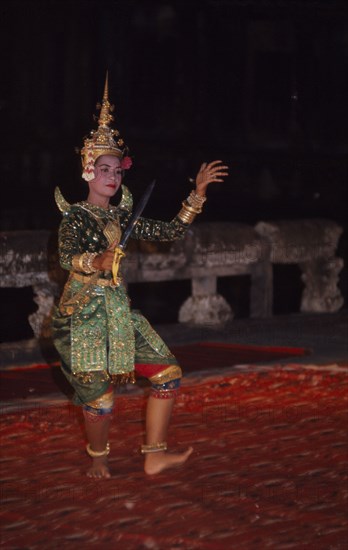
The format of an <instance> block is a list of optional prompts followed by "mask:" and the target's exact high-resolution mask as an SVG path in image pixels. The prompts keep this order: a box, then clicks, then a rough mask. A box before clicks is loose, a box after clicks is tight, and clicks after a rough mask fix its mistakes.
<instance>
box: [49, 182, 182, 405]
mask: <svg viewBox="0 0 348 550" xmlns="http://www.w3.org/2000/svg"><path fill="white" fill-rule="evenodd" d="M122 189H123V199H122V201H121V203H120V205H119V206H118V207H114V206H109V208H108V209H107V210H106V209H103V208H100V207H98V206H95V205H91V204H89V203H87V202H80V203H76V204H74V205H71V206H70V205H69V204H68V203H65V202H64V200H63V199H62V197H61V196H58V200H57V202H58V205H59V206H60V208H61V210H62V212H63V220H62V222H61V224H60V228H59V257H60V263H61V266H62V267H63V268H64V269H67V270H68V271H69V272H70V275H69V279H68V281H67V283H66V285H65V289H64V292H63V295H62V298H61V301H60V304H59V306H58V307H57V308H56V310H55V312H54V316H53V338H54V343H55V346H56V348H57V350H58V352H59V354H60V356H61V359H62V367H63V372H64V373H65V375H66V376H67V378H68V380H69V381H70V383H71V384H72V385H73V387H74V388H75V390H76V396H75V402H76V403H80V404H81V403H83V402H87V401H90V400H91V399H95V398H97V397H98V396H99V395H101V394H102V393H103V392H104V391H105V390H106V388H107V387H108V386H109V384H110V381H111V380H115V379H117V380H119V381H122V382H125V381H127V380H132V379H133V377H134V363H135V362H139V363H150V364H163V365H175V364H177V362H176V360H175V358H174V356H173V355H172V354H171V352H170V351H169V349H168V347H167V346H166V345H165V344H164V342H163V341H162V339H161V338H160V337H159V336H158V334H157V333H156V332H155V331H154V330H153V328H152V327H151V325H150V324H149V323H148V321H147V320H146V319H145V318H144V317H143V316H142V315H141V314H140V313H139V312H136V311H131V309H130V305H129V299H128V296H127V293H126V289H125V287H124V286H123V284H122V282H120V283H119V284H118V285H117V286H116V285H114V284H113V283H112V275H111V272H101V271H100V272H97V273H94V274H93V275H91V274H90V273H88V271H87V273H86V271H84V269H86V268H85V267H84V266H85V264H84V263H83V262H82V261H81V258H82V256H83V255H84V254H86V253H89V254H93V253H96V254H102V253H103V252H104V251H105V250H106V249H107V248H108V246H109V245H110V243H111V242H114V241H115V238H116V239H118V240H119V238H120V236H121V232H122V230H123V229H124V228H125V227H126V225H127V221H128V220H129V217H130V214H131V208H132V200H131V194H130V192H129V191H128V189H127V188H125V187H124V186H123V187H122ZM56 198H57V197H56ZM187 228H188V224H186V223H183V222H182V221H181V220H180V218H179V217H178V216H177V217H175V218H174V219H173V220H172V221H171V222H162V221H156V220H150V219H146V218H140V219H139V220H138V222H137V225H136V226H135V228H134V231H133V233H132V237H133V238H135V239H144V240H154V241H172V240H175V239H181V238H183V237H184V235H185V232H186V230H187Z"/></svg>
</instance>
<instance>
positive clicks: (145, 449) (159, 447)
mask: <svg viewBox="0 0 348 550" xmlns="http://www.w3.org/2000/svg"><path fill="white" fill-rule="evenodd" d="M166 450H167V443H166V441H164V442H163V443H152V444H151V445H142V446H141V454H145V453H159V452H161V451H166Z"/></svg>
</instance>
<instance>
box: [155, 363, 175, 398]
mask: <svg viewBox="0 0 348 550" xmlns="http://www.w3.org/2000/svg"><path fill="white" fill-rule="evenodd" d="M181 378H182V370H181V368H180V367H179V366H178V365H170V366H169V367H166V368H165V369H163V370H162V371H161V372H159V373H157V374H155V375H154V376H151V377H150V378H149V380H150V382H151V396H152V397H156V398H159V399H171V398H173V397H176V395H177V393H178V391H179V388H180V384H181Z"/></svg>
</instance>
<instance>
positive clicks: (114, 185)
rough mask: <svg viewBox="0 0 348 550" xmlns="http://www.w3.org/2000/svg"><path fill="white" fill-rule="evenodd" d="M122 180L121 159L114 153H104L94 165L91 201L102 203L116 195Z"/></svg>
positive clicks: (90, 189) (90, 186) (90, 182)
mask: <svg viewBox="0 0 348 550" xmlns="http://www.w3.org/2000/svg"><path fill="white" fill-rule="evenodd" d="M121 181H122V169H121V161H120V159H119V158H117V157H114V156H113V155H102V156H100V157H99V158H97V160H96V162H95V165H94V178H93V179H92V180H90V181H89V183H88V185H89V191H90V192H89V199H88V200H89V201H90V202H92V203H93V204H101V203H103V202H108V200H109V199H110V198H111V197H113V196H114V195H115V193H116V192H117V190H118V188H119V187H120V185H121Z"/></svg>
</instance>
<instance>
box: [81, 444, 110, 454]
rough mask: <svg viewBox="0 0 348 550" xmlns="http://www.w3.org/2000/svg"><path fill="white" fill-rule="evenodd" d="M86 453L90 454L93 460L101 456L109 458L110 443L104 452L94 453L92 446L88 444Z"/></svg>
mask: <svg viewBox="0 0 348 550" xmlns="http://www.w3.org/2000/svg"><path fill="white" fill-rule="evenodd" d="M86 451H87V453H88V454H89V456H90V457H92V458H99V457H100V456H108V454H109V453H110V444H109V442H108V443H107V444H106V447H105V449H104V451H92V449H91V446H90V444H89V443H88V445H87V446H86Z"/></svg>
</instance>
